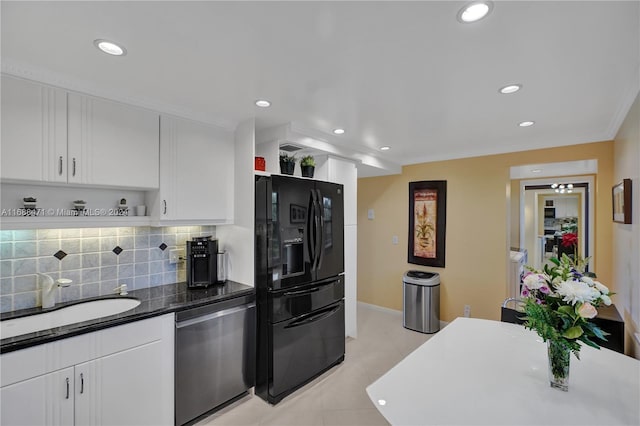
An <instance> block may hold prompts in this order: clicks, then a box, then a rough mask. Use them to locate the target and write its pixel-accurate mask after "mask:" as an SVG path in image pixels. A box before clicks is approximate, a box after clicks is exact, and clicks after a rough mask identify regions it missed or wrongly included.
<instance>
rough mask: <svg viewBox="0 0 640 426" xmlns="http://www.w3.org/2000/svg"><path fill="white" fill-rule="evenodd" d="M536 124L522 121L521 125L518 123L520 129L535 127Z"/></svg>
mask: <svg viewBox="0 0 640 426" xmlns="http://www.w3.org/2000/svg"><path fill="white" fill-rule="evenodd" d="M534 124H535V121H522V122H520V123H518V126H520V127H529V126H533V125H534Z"/></svg>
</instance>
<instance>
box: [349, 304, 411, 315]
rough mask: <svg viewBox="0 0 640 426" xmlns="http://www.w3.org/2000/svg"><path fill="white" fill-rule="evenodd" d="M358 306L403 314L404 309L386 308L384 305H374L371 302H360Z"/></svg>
mask: <svg viewBox="0 0 640 426" xmlns="http://www.w3.org/2000/svg"><path fill="white" fill-rule="evenodd" d="M358 307H360V308H365V309H371V310H373V311H379V312H386V313H388V314H392V315H397V316H402V311H398V310H396V309H391V308H385V307H384V306H378V305H372V304H370V303H365V302H358Z"/></svg>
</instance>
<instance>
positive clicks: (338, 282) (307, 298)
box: [269, 276, 344, 323]
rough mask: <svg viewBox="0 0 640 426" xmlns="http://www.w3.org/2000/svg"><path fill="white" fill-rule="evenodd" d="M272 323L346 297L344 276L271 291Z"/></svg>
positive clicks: (270, 319)
mask: <svg viewBox="0 0 640 426" xmlns="http://www.w3.org/2000/svg"><path fill="white" fill-rule="evenodd" d="M270 295H271V298H270V299H269V300H270V302H271V305H270V311H271V317H270V318H269V321H270V322H271V323H277V322H280V321H284V320H288V319H291V318H294V317H297V316H300V315H304V314H307V313H309V312H311V311H315V310H317V309H321V308H324V307H325V306H328V305H331V304H332V303H336V302H337V301H339V300H342V299H344V277H343V276H339V277H336V278H334V279H331V280H326V281H323V282H318V283H313V284H309V285H306V286H299V287H293V288H290V289H287V290H280V291H277V292H272V293H270Z"/></svg>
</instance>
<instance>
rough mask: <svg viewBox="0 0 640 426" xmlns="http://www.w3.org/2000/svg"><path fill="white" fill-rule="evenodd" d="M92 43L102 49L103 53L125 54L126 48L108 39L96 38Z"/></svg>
mask: <svg viewBox="0 0 640 426" xmlns="http://www.w3.org/2000/svg"><path fill="white" fill-rule="evenodd" d="M93 44H94V45H95V46H96V47H97V48H98V49H100V50H102V51H103V52H104V53H108V54H109V55H113V56H124V55H126V54H127V50H126V49H125V48H124V47H122V46H119V45H118V44H116V43H114V42H112V41H109V40H102V39H97V40H94V41H93Z"/></svg>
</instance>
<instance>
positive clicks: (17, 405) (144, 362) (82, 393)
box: [0, 314, 174, 426]
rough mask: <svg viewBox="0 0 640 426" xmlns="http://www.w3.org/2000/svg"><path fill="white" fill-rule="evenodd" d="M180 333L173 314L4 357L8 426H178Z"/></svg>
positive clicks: (1, 396)
mask: <svg viewBox="0 0 640 426" xmlns="http://www.w3.org/2000/svg"><path fill="white" fill-rule="evenodd" d="M173 326H174V320H173V314H170V315H165V316H162V317H158V318H151V319H148V320H142V321H138V322H135V323H131V324H127V325H123V326H118V327H113V328H110V329H106V330H102V331H97V332H94V333H89V334H86V335H82V336H78V337H74V338H70V339H65V340H61V341H57V342H53V343H48V344H43V345H40V346H36V347H32V348H28V349H24V350H21V351H15V352H9V353H7V354H3V355H2V358H1V360H2V373H3V377H2V388H0V402H1V406H2V414H1V420H2V422H1V423H2V424H3V425H73V424H75V425H83V426H84V425H169V424H173ZM97 355H102V356H97ZM21 359H22V360H25V361H26V362H24V364H23V365H21V363H20V360H21ZM67 360H68V361H67ZM83 360H86V361H84V362H79V361H83ZM68 362H73V363H74V365H72V366H66V367H65V368H60V369H57V370H56V371H52V372H48V371H47V370H49V369H55V368H57V367H58V366H61V365H65V364H67V363H68ZM9 369H13V370H14V372H13V373H9ZM16 369H18V370H22V371H17V372H16V371H15V370H16ZM43 369H44V371H46V372H45V374H39V375H37V376H35V377H29V376H32V375H34V374H38V373H40V372H42V371H43ZM5 371H6V372H7V374H6V375H5V374H4V373H5ZM25 377H26V378H25ZM12 381H15V383H11V384H5V383H6V382H12Z"/></svg>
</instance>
